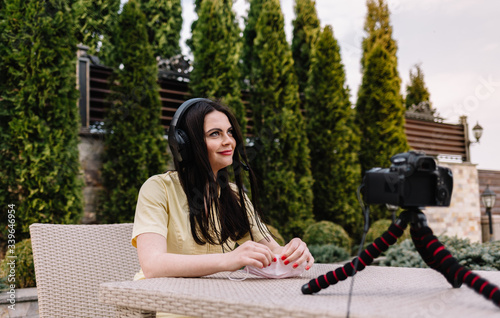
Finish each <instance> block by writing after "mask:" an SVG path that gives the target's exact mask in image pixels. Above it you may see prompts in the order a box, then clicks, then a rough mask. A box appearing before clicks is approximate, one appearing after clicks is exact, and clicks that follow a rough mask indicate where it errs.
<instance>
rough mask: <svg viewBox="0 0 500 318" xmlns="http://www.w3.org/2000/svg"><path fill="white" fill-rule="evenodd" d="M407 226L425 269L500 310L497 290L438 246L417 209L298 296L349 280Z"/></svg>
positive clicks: (441, 246)
mask: <svg viewBox="0 0 500 318" xmlns="http://www.w3.org/2000/svg"><path fill="white" fill-rule="evenodd" d="M408 223H410V233H411V238H412V240H413V243H414V244H415V247H416V249H417V251H418V253H419V254H420V256H421V257H422V259H423V260H424V261H425V263H426V264H427V265H428V266H429V267H431V268H433V269H435V270H437V271H438V272H440V273H441V274H443V275H444V277H445V278H446V280H447V281H448V282H449V283H450V284H451V285H452V286H453V287H454V288H458V287H460V286H461V285H462V283H464V282H465V283H466V284H467V285H468V286H469V287H470V288H472V289H474V290H475V291H476V292H478V293H479V294H482V295H483V296H484V297H486V298H487V299H490V300H491V301H493V303H494V304H495V305H497V306H499V307H500V290H499V288H498V287H497V286H495V285H493V284H491V283H489V282H488V281H487V280H486V279H484V278H481V277H480V276H479V275H477V274H475V273H473V272H472V271H471V270H469V269H467V268H465V267H463V266H462V265H460V264H459V263H458V261H457V260H456V259H455V258H454V257H453V256H452V255H451V253H450V252H449V251H448V250H447V249H446V248H445V247H444V246H443V244H441V242H439V240H438V239H437V237H436V236H434V234H433V233H432V230H431V229H430V227H429V226H428V225H427V220H426V218H425V215H424V213H422V211H420V210H419V209H417V208H412V209H408V210H405V211H403V212H402V213H401V214H400V216H399V218H398V219H397V220H396V222H394V223H393V224H391V226H390V227H389V229H388V230H387V231H385V232H384V234H382V236H381V237H379V238H377V239H376V240H375V241H374V242H373V243H371V244H370V245H368V247H367V248H366V249H365V250H364V251H363V252H362V253H361V254H360V255H359V257H356V258H354V259H353V260H352V261H351V262H350V263H347V264H345V265H344V266H343V267H339V268H337V269H336V270H334V271H330V272H328V273H326V274H324V275H322V276H318V277H317V278H314V279H311V280H310V281H309V283H307V284H305V285H304V286H302V293H303V294H312V293H317V292H319V291H320V290H321V289H323V288H327V287H328V286H330V285H334V284H336V283H338V282H339V281H342V280H345V279H347V277H349V276H353V275H354V274H356V272H357V271H361V270H363V269H364V268H365V267H366V266H368V265H370V264H371V263H372V262H373V259H374V258H376V257H378V256H379V255H380V254H381V253H382V252H385V251H386V250H387V249H388V248H389V246H390V245H393V244H394V243H396V241H397V239H398V238H399V237H401V235H403V232H404V230H405V229H406V227H407V226H408Z"/></svg>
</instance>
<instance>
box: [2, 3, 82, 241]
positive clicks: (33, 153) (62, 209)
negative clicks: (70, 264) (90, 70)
mask: <svg viewBox="0 0 500 318" xmlns="http://www.w3.org/2000/svg"><path fill="white" fill-rule="evenodd" d="M0 15H1V18H0V31H1V32H0V54H1V56H2V58H1V59H0V72H1V74H2V76H1V77H0V140H1V142H0V165H1V166H0V171H2V172H1V173H0V202H2V204H3V206H2V208H1V209H0V211H1V212H0V219H1V220H2V227H1V229H0V230H1V234H0V241H2V242H5V241H6V237H7V236H6V235H7V222H4V221H5V220H7V213H8V212H7V211H8V210H9V209H8V208H7V205H8V204H9V205H14V206H13V209H14V210H15V216H16V223H15V224H16V228H15V229H16V239H19V240H20V239H22V238H27V237H29V225H30V224H32V223H34V222H41V223H75V222H78V221H79V220H80V217H81V214H82V211H83V206H82V205H83V202H82V187H83V181H82V179H81V178H80V163H79V160H78V148H77V147H78V127H79V116H78V107H77V106H76V105H77V99H78V92H77V90H76V88H75V83H76V79H75V60H76V56H75V51H76V39H75V37H74V36H73V34H72V33H71V32H68V30H72V29H74V27H75V21H74V17H73V15H72V12H71V10H70V8H69V7H68V5H67V4H66V2H64V1H43V2H42V1H34V0H33V1H20V0H10V1H3V2H2V9H1V10H0Z"/></svg>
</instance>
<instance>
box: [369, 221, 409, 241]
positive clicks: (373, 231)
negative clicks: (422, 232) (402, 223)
mask: <svg viewBox="0 0 500 318" xmlns="http://www.w3.org/2000/svg"><path fill="white" fill-rule="evenodd" d="M391 224H392V221H391V220H387V219H381V220H378V221H375V222H374V223H373V224H372V225H370V229H369V230H368V233H367V234H366V243H367V244H368V243H372V242H374V241H375V239H377V238H378V237H381V236H382V234H384V232H385V231H387V230H388V229H389V226H391ZM409 238H411V235H410V227H409V226H408V227H407V228H406V230H405V231H404V232H403V235H402V236H401V237H400V238H399V239H398V243H401V242H403V241H404V240H406V239H409Z"/></svg>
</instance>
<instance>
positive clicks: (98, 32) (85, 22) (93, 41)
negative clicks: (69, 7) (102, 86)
mask: <svg viewBox="0 0 500 318" xmlns="http://www.w3.org/2000/svg"><path fill="white" fill-rule="evenodd" d="M119 9H120V0H76V1H75V2H74V5H73V10H74V12H75V16H76V20H77V28H76V29H75V31H76V32H75V33H76V37H77V40H78V43H82V44H84V45H86V46H88V47H89V51H88V53H89V54H99V56H100V58H101V59H102V60H103V61H105V62H107V56H108V54H110V52H111V51H112V50H113V49H112V47H111V43H110V38H111V36H112V33H113V30H114V28H115V27H116V21H117V19H118V10H119Z"/></svg>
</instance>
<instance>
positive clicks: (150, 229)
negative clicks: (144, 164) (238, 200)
mask: <svg viewBox="0 0 500 318" xmlns="http://www.w3.org/2000/svg"><path fill="white" fill-rule="evenodd" d="M246 199H247V202H248V205H247V211H248V214H249V218H250V224H251V232H252V235H253V239H254V241H256V242H258V241H260V240H262V239H263V238H264V236H263V235H262V233H261V232H260V231H259V227H258V225H257V222H260V220H257V221H256V220H255V218H254V210H253V207H252V205H251V203H250V200H249V199H248V198H247V197H246ZM142 233H157V234H160V235H162V236H164V237H165V239H166V240H167V252H168V253H175V254H185V255H198V254H213V253H222V252H223V250H222V246H220V245H211V244H208V243H207V244H205V245H199V244H197V243H196V242H195V241H194V239H193V236H192V234H191V226H190V221H189V207H188V202H187V197H186V194H185V193H184V190H183V188H182V185H181V183H180V180H179V176H178V174H177V172H176V171H169V172H167V173H164V174H159V175H155V176H152V177H151V178H149V179H148V180H147V181H146V182H145V183H144V184H143V185H142V187H141V190H140V192H139V198H138V200H137V207H136V210H135V219H134V229H133V233H132V245H133V246H134V247H137V236H138V235H140V234H142ZM269 236H270V235H269ZM250 239H251V237H250V233H247V235H245V237H243V238H242V239H240V240H238V242H237V243H238V244H242V243H244V242H246V241H248V240H250ZM234 245H235V243H234V242H232V241H228V244H227V246H231V247H233V246H234ZM142 278H144V275H143V274H142V271H141V272H140V273H138V275H136V277H135V278H134V280H137V279H142Z"/></svg>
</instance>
